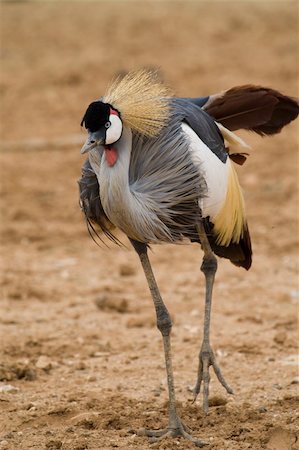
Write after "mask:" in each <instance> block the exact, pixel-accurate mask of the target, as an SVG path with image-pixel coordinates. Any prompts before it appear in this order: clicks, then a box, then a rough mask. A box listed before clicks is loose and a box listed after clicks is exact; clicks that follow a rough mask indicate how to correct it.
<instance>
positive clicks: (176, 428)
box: [137, 417, 208, 447]
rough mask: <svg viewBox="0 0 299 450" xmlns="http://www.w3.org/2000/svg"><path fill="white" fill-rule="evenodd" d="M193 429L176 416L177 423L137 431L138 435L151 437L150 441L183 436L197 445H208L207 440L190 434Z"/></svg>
mask: <svg viewBox="0 0 299 450" xmlns="http://www.w3.org/2000/svg"><path fill="white" fill-rule="evenodd" d="M190 432H191V430H190V429H189V427H187V426H186V425H185V424H184V423H183V422H182V421H181V419H179V418H178V417H176V419H175V425H170V424H169V425H168V427H166V428H163V429H161V430H147V429H145V428H141V429H140V430H138V431H137V434H138V436H147V437H149V438H150V442H159V441H161V440H162V439H165V438H167V437H173V438H175V437H179V436H181V437H183V438H185V439H187V440H188V441H190V442H193V444H194V445H195V446H196V447H203V446H204V445H208V443H207V442H205V441H202V440H201V439H196V438H194V437H193V436H192V435H191V434H190Z"/></svg>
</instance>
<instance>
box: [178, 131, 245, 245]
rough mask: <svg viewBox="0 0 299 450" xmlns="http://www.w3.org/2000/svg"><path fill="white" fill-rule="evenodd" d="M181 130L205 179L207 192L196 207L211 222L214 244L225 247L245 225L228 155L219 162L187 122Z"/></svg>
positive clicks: (234, 173) (237, 187) (236, 241)
mask: <svg viewBox="0 0 299 450" xmlns="http://www.w3.org/2000/svg"><path fill="white" fill-rule="evenodd" d="M182 129H183V130H184V132H185V133H186V134H187V135H188V137H189V139H190V151H191V155H192V159H193V162H194V164H196V165H197V166H198V167H199V168H200V171H201V173H202V174H203V176H204V179H205V181H206V185H207V195H206V197H204V198H203V199H201V200H200V204H199V206H200V208H201V210H202V215H203V217H207V216H209V217H210V221H211V222H212V223H213V224H214V228H213V233H214V234H215V236H216V243H217V244H218V245H222V246H228V245H230V243H231V242H232V243H238V242H240V239H241V238H242V236H243V233H244V229H245V227H246V217H245V208H244V199H243V194H242V190H241V187H240V184H239V180H238V176H237V173H236V171H235V169H234V166H233V164H232V162H231V160H230V158H229V157H228V158H227V160H226V162H225V163H223V162H222V161H221V160H220V159H219V158H218V157H217V156H216V155H215V154H214V153H213V152H212V151H211V150H210V149H209V147H208V146H207V145H205V144H204V143H203V142H202V140H201V139H200V138H199V137H198V136H197V134H196V133H195V132H194V131H193V130H192V129H191V128H190V127H189V126H188V125H186V124H182ZM230 138H231V136H230Z"/></svg>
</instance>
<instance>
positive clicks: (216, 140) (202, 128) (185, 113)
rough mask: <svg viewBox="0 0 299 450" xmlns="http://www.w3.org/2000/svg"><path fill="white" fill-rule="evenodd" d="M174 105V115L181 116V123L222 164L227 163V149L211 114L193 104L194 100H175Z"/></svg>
mask: <svg viewBox="0 0 299 450" xmlns="http://www.w3.org/2000/svg"><path fill="white" fill-rule="evenodd" d="M200 99H201V98H200ZM200 99H198V100H200ZM199 103H201V102H199ZM172 104H173V110H174V114H176V115H178V116H179V119H180V121H181V122H185V123H187V124H188V125H189V126H190V128H192V130H193V131H194V132H195V133H196V134H197V136H198V137H199V139H200V140H201V141H202V142H204V144H206V146H207V147H209V149H210V150H211V151H212V152H213V153H214V154H215V155H216V156H217V157H218V158H219V159H220V160H221V161H222V162H225V161H226V160H227V157H228V154H227V151H226V149H225V145H224V139H223V136H222V134H221V132H220V130H219V128H218V127H217V125H216V123H215V121H214V120H213V119H212V118H211V117H210V116H209V114H207V113H206V112H205V111H203V110H202V108H201V107H200V106H199V104H196V103H195V102H193V101H192V99H187V98H174V99H173V100H172Z"/></svg>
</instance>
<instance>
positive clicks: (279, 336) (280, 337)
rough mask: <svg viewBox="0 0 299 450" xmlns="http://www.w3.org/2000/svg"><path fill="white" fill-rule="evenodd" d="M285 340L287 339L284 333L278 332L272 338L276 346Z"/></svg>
mask: <svg viewBox="0 0 299 450" xmlns="http://www.w3.org/2000/svg"><path fill="white" fill-rule="evenodd" d="M286 338H287V333H286V332H285V331H279V332H278V333H276V335H275V336H274V342H276V344H283V343H284V342H285V340H286Z"/></svg>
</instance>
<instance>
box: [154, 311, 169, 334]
mask: <svg viewBox="0 0 299 450" xmlns="http://www.w3.org/2000/svg"><path fill="white" fill-rule="evenodd" d="M157 328H158V330H159V331H160V332H161V334H162V336H169V334H170V331H171V328H172V321H171V318H170V315H169V312H168V311H167V310H163V311H159V312H157Z"/></svg>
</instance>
